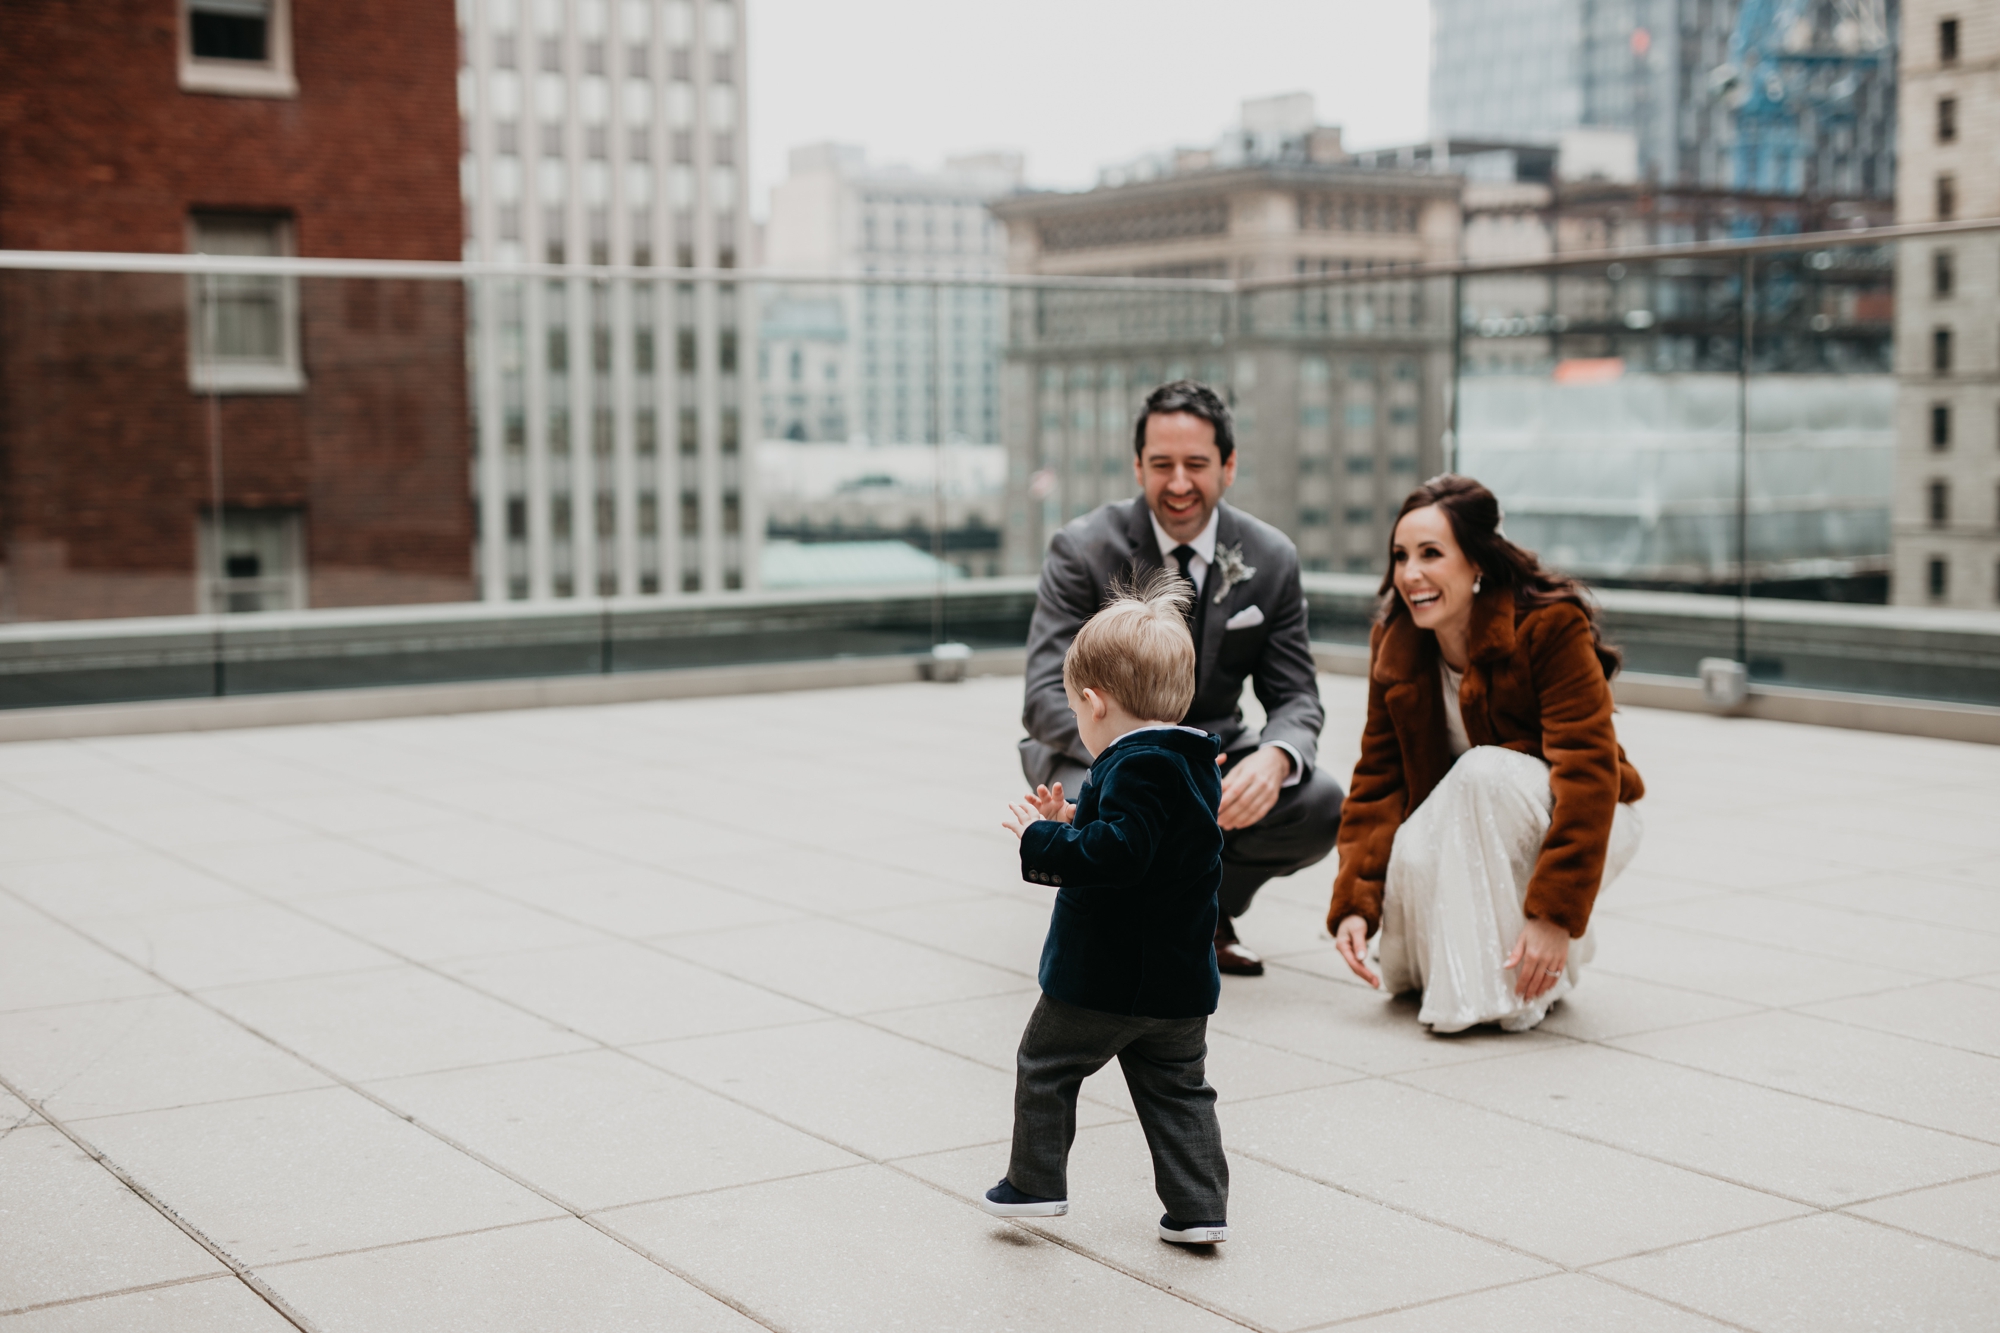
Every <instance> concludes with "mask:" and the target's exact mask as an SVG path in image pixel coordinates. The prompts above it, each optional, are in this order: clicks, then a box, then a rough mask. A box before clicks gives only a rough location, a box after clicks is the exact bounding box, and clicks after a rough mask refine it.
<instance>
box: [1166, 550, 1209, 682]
mask: <svg viewBox="0 0 2000 1333" xmlns="http://www.w3.org/2000/svg"><path fill="white" fill-rule="evenodd" d="M1172 554H1173V557H1174V562H1175V563H1176V564H1178V565H1179V566H1180V567H1181V577H1182V578H1184V579H1186V580H1187V585H1188V591H1189V592H1190V593H1192V594H1193V595H1194V600H1193V601H1192V602H1190V603H1188V610H1187V623H1188V633H1189V634H1191V635H1192V636H1194V657H1195V663H1196V666H1197V668H1199V665H1200V662H1201V626H1202V621H1203V620H1204V619H1206V617H1205V615H1204V614H1203V613H1204V612H1206V611H1207V610H1208V607H1206V606H1205V605H1203V600H1202V595H1201V589H1200V588H1198V587H1196V586H1195V581H1194V570H1193V568H1192V565H1193V562H1194V557H1195V555H1196V552H1195V549H1194V547H1192V546H1189V545H1187V544H1186V543H1185V542H1183V543H1182V544H1181V545H1179V546H1176V547H1175V548H1174V549H1173V552H1172Z"/></svg>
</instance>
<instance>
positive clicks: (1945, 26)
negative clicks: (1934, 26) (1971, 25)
mask: <svg viewBox="0 0 2000 1333" xmlns="http://www.w3.org/2000/svg"><path fill="white" fill-rule="evenodd" d="M1956 59H1958V20H1957V19H1941V20H1939V21H1938V61H1939V63H1941V64H1946V65H1949V64H1950V63H1951V62H1952V61H1954V60H1956Z"/></svg>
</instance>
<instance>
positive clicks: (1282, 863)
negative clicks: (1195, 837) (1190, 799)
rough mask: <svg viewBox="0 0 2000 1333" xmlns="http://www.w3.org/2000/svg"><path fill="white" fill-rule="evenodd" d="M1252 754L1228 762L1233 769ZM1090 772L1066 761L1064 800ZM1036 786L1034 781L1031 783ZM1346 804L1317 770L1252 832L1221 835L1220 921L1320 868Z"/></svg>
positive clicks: (1058, 777) (1060, 777)
mask: <svg viewBox="0 0 2000 1333" xmlns="http://www.w3.org/2000/svg"><path fill="white" fill-rule="evenodd" d="M1254 753H1255V751H1254V750H1242V751H1238V752H1236V753H1235V754H1232V755H1231V756H1230V760H1231V762H1232V763H1233V762H1234V761H1235V760H1237V759H1241V758H1242V757H1243V756H1244V755H1246V754H1254ZM1089 776H1090V770H1089V769H1087V768H1085V767H1084V766H1083V765H1082V764H1079V763H1077V762H1075V761H1074V760H1067V759H1066V760H1063V761H1062V762H1061V763H1060V764H1059V765H1058V766H1057V768H1056V772H1055V777H1054V779H1053V780H1054V781H1057V782H1060V783H1062V786H1063V796H1064V797H1065V798H1066V799H1068V800H1072V801H1073V800H1075V799H1076V794H1077V793H1078V792H1080V791H1082V790H1083V782H1084V779H1085V778H1087V777H1089ZM1028 780H1029V781H1030V782H1033V781H1034V778H1033V777H1032V775H1031V776H1030V777H1029V779H1028ZM1345 798H1346V793H1344V792H1343V791H1341V789H1340V783H1339V782H1337V781H1335V780H1334V779H1333V778H1332V777H1330V776H1328V775H1327V774H1325V773H1323V772H1321V771H1319V770H1318V769H1314V770H1313V772H1312V774H1311V776H1309V777H1307V778H1306V780H1305V781H1303V782H1301V783H1299V785H1298V786H1296V787H1286V788H1285V789H1284V790H1283V791H1281V792H1279V793H1278V803H1277V804H1276V805H1274V806H1272V807H1271V808H1270V810H1269V811H1268V812H1266V814H1265V815H1264V817H1263V818H1262V819H1260V820H1258V821H1257V822H1256V823H1255V824H1252V825H1251V826H1250V827H1249V828H1238V829H1229V830H1228V831H1226V832H1225V833H1224V834H1223V835H1222V890H1221V892H1220V893H1219V894H1217V899H1218V901H1219V903H1220V906H1221V908H1222V915H1223V916H1224V917H1226V918H1228V919H1230V920H1232V921H1233V920H1235V919H1236V918H1237V917H1239V916H1242V915H1243V914H1244V913H1245V912H1247V911H1249V910H1250V900H1251V899H1252V898H1254V897H1256V896H1257V890H1258V889H1261V888H1263V887H1264V881H1265V880H1267V879H1276V878H1277V877H1278V876H1280V875H1290V874H1294V873H1296V872H1297V871H1300V870H1304V869H1305V868H1306V867H1307V866H1310V865H1317V864H1318V863H1319V862H1321V861H1323V860H1325V859H1326V855H1327V853H1328V852H1331V851H1332V850H1333V844H1334V839H1335V838H1336V837H1338V836H1339V832H1340V806H1341V802H1342V801H1343V800H1344V799H1345Z"/></svg>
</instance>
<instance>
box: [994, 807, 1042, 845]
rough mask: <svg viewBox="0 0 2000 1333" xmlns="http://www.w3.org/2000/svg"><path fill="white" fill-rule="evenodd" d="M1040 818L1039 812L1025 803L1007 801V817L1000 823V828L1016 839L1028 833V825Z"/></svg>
mask: <svg viewBox="0 0 2000 1333" xmlns="http://www.w3.org/2000/svg"><path fill="white" fill-rule="evenodd" d="M1041 817H1042V815H1041V812H1040V811H1039V810H1037V809H1035V807H1034V806H1032V805H1029V804H1028V803H1027V802H1026V801H1009V802H1007V817H1006V818H1005V819H1003V820H1001V821H1000V827H1001V828H1003V829H1006V830H1007V831H1008V832H1009V833H1011V834H1013V835H1014V836H1015V837H1017V838H1018V837H1020V836H1021V835H1022V834H1023V833H1026V832H1027V831H1028V825H1030V824H1033V823H1035V822H1036V821H1037V820H1039V819H1040V818H1041Z"/></svg>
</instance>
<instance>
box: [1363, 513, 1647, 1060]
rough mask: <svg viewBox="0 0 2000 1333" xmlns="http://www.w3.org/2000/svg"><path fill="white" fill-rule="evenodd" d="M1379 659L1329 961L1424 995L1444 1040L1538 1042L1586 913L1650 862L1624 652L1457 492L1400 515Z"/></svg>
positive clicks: (1573, 972)
mask: <svg viewBox="0 0 2000 1333" xmlns="http://www.w3.org/2000/svg"><path fill="white" fill-rule="evenodd" d="M1371 659H1372V660H1371V665H1370V668H1369V687H1368V721H1367V725H1366V729H1365V730H1364V732H1363V735H1362V740H1361V760H1360V762H1359V763H1358V764H1356V765H1355V769H1354V782H1353V785H1352V786H1351V787H1350V789H1349V793H1348V798H1347V806H1346V810H1345V812H1344V815H1343V817H1342V820H1341V826H1340V839H1339V843H1338V851H1339V856H1340V869H1339V871H1338V873H1337V874H1336V875H1335V878H1334V885H1333V905H1332V907H1331V909H1330V910H1329V912H1328V914H1327V925H1328V927H1329V928H1330V929H1332V931H1333V933H1334V943H1335V947H1337V948H1338V949H1339V950H1340V954H1341V957H1342V958H1344V959H1345V960H1346V962H1347V965H1348V967H1350V968H1351V969H1353V971H1354V973H1355V974H1356V975H1357V976H1359V977H1361V978H1362V979H1363V980H1365V981H1367V982H1368V983H1369V984H1370V985H1371V986H1381V987H1383V988H1385V989H1387V990H1389V991H1391V992H1402V991H1417V990H1420V991H1422V992H1423V1006H1422V1008H1421V1009H1420V1010H1419V1012H1418V1015H1417V1018H1418V1021H1419V1022H1422V1023H1424V1024H1427V1025H1428V1026H1429V1027H1430V1028H1431V1030H1432V1031H1435V1032H1458V1031H1462V1030H1464V1029H1465V1028H1468V1027H1472V1026H1474V1025H1475V1024H1479V1023H1492V1022H1498V1023H1499V1024H1500V1025H1501V1026H1502V1027H1503V1028H1506V1029H1508V1030H1510V1031H1525V1030H1526V1029H1528V1028H1532V1027H1534V1026H1535V1025H1536V1024H1537V1023H1539V1022H1541V1021H1542V1019H1543V1017H1545V1016H1546V1015H1547V1013H1548V1010H1549V1006H1550V1005H1552V1004H1554V1003H1555V1002H1556V1001H1557V1000H1559V999H1561V998H1562V997H1563V996H1564V995H1567V994H1568V993H1569V991H1570V990H1571V989H1572V988H1573V987H1574V986H1575V985H1576V981H1577V972H1578V969H1579V968H1580V967H1581V966H1582V965H1583V964H1585V963H1587V962H1589V961H1590V956H1591V954H1592V952H1593V950H1594V944H1595V942H1594V940H1593V939H1592V937H1591V935H1590V933H1589V924H1590V913H1591V907H1592V905H1593V904H1594V903H1595V901H1596V898H1597V895H1598V893H1599V891H1600V890H1601V889H1602V888H1603V886H1604V885H1606V884H1609V883H1610V882H1611V881H1612V880H1614V879H1616V878H1617V877H1618V874H1619V872H1620V871H1622V870H1623V869H1624V868H1625V866H1626V864H1627V863H1628V862H1629V861H1630V860H1631V859H1632V855H1633V853H1634V852H1636V851H1637V850H1638V844H1639V833H1640V826H1639V819H1638V815H1637V814H1636V812H1634V811H1633V809H1632V805H1631V803H1632V802H1634V801H1636V800H1638V799H1639V798H1640V797H1641V796H1642V795H1644V794H1645V786H1644V784H1643V783H1641V782H1640V780H1639V774H1638V773H1637V771H1635V770H1634V769H1633V767H1632V765H1631V764H1630V763H1629V762H1628V761H1627V760H1626V758H1625V751H1624V749H1623V748H1622V747H1620V746H1619V744H1618V736H1617V732H1616V730H1615V729H1614V727H1613V725H1612V720H1611V714H1612V701H1611V676H1612V674H1613V673H1615V672H1616V671H1617V669H1618V665H1619V661H1620V657H1619V653H1618V650H1617V649H1616V648H1614V647H1612V646H1611V645H1609V644H1607V643H1605V642H1604V638H1603V634H1602V632H1601V631H1600V629H1599V626H1598V623H1597V611H1596V608H1595V607H1594V606H1593V605H1592V604H1591V603H1590V601H1589V600H1588V599H1587V598H1586V597H1585V595H1584V592H1583V589H1582V588H1581V586H1580V585H1578V584H1577V583H1576V582H1575V581H1574V580H1572V579H1569V578H1567V577H1565V576H1563V575H1560V574H1556V573H1553V572H1551V571H1549V570H1546V569H1544V568H1542V565H1541V562H1540V561H1539V560H1537V559H1536V558H1535V555H1534V553H1533V552H1532V551H1527V550H1524V549H1522V548H1521V547H1519V546H1516V545H1515V544H1514V543H1512V542H1510V541H1508V540H1507V538H1506V537H1505V535H1503V534H1502V533H1501V531H1500V504H1499V502H1498V501H1497V500H1496V499H1494V497H1493V493H1492V492H1491V491H1489V490H1487V489H1486V488H1485V487H1484V486H1482V485H1480V484H1479V483H1478V482H1476V481H1473V480H1471V479H1470V478H1467V477H1455V476H1450V475H1446V476H1441V477H1434V478H1432V479H1431V480H1430V481H1427V482H1425V483H1424V484H1423V485H1422V486H1419V487H1418V488H1417V489H1416V490H1415V491H1413V492H1411V493H1410V496H1409V498H1408V499H1406V500H1405V501H1404V502H1403V507H1402V511H1401V512H1400V513H1399V514H1398V515H1397V518H1396V526H1395V529H1394V531H1393V533H1392V535H1391V537H1390V572H1389V574H1388V576H1387V577H1386V578H1384V579H1383V581H1382V604H1381V611H1380V613H1379V614H1378V616H1377V623H1376V626H1375V631H1374V634H1373V636H1372V642H1371ZM1378 930H1379V932H1380V934H1379V936H1378V950H1379V952H1378V959H1379V963H1380V966H1381V969H1382V971H1381V975H1380V976H1379V977H1378V976H1377V974H1376V973H1375V972H1374V970H1373V969H1371V968H1370V967H1369V960H1368V937H1369V935H1370V934H1371V933H1373V932H1376V931H1378Z"/></svg>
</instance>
